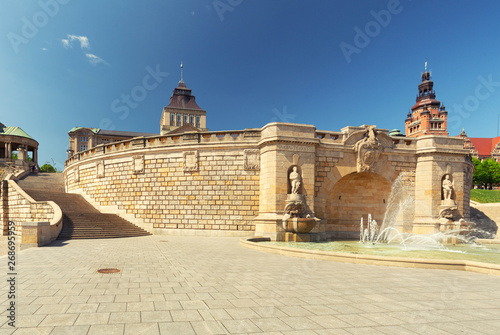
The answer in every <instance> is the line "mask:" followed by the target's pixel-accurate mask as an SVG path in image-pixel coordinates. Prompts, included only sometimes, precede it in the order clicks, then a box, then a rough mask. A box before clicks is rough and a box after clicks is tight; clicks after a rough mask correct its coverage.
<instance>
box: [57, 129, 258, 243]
mask: <svg viewBox="0 0 500 335" xmlns="http://www.w3.org/2000/svg"><path fill="white" fill-rule="evenodd" d="M228 134H229V136H228ZM207 135H208V136H207ZM259 138H260V133H259V132H255V131H253V132H252V131H242V132H239V133H238V132H233V133H205V134H193V133H188V134H183V135H177V136H170V137H155V138H148V139H138V140H137V139H134V140H131V141H123V142H120V143H117V144H112V145H107V146H101V147H97V148H96V150H95V151H93V152H92V150H89V151H88V152H85V153H83V154H79V155H81V156H79V157H78V158H76V157H73V159H72V160H70V161H68V162H67V167H66V169H65V171H64V175H65V180H66V188H67V192H70V193H80V194H82V195H83V196H84V197H85V198H86V199H87V200H88V201H89V202H90V203H92V204H93V205H94V206H95V207H96V208H98V209H100V210H101V211H103V212H110V213H116V214H119V215H120V216H122V217H124V218H125V219H127V220H129V221H131V222H133V223H134V224H136V225H138V226H140V227H142V228H144V229H146V230H148V231H150V232H153V233H155V234H166V233H174V231H178V230H183V233H186V232H187V230H189V231H190V232H192V233H195V232H196V233H200V231H204V234H209V235H249V234H251V233H250V231H253V230H254V223H253V221H252V219H253V218H254V217H256V216H257V215H258V212H259V169H260V162H259V156H260V151H259V149H257V141H258V140H259ZM188 233H189V232H188Z"/></svg>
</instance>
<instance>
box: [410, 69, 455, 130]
mask: <svg viewBox="0 0 500 335" xmlns="http://www.w3.org/2000/svg"><path fill="white" fill-rule="evenodd" d="M433 86H434V82H433V81H432V80H431V74H430V72H429V71H427V62H425V72H424V73H423V74H422V82H421V83H420V84H419V85H418V95H417V103H416V104H415V105H414V106H413V107H412V108H411V111H410V112H409V113H408V116H407V118H406V120H405V135H406V136H408V137H420V136H424V135H443V136H448V131H447V130H446V124H447V119H448V112H447V111H446V110H445V107H444V105H442V104H441V102H440V101H439V100H436V92H435V91H434V90H433Z"/></svg>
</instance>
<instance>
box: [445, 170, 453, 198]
mask: <svg viewBox="0 0 500 335" xmlns="http://www.w3.org/2000/svg"><path fill="white" fill-rule="evenodd" d="M452 193H453V182H452V181H451V180H450V175H449V174H447V175H446V176H445V177H444V180H443V199H444V200H452V199H451V194H452Z"/></svg>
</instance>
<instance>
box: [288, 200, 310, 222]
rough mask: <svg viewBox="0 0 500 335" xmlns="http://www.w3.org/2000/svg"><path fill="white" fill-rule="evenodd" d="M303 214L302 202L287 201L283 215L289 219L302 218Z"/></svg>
mask: <svg viewBox="0 0 500 335" xmlns="http://www.w3.org/2000/svg"><path fill="white" fill-rule="evenodd" d="M304 212H305V204H304V202H303V201H302V200H297V201H289V200H287V202H286V206H285V213H286V214H288V215H290V217H292V218H293V217H299V218H300V217H302V216H303V214H304Z"/></svg>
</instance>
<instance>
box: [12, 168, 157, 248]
mask: <svg viewBox="0 0 500 335" xmlns="http://www.w3.org/2000/svg"><path fill="white" fill-rule="evenodd" d="M18 184H19V186H20V187H21V188H22V189H23V190H24V191H25V192H26V193H28V194H29V195H30V196H31V197H32V198H33V199H34V200H36V201H47V200H51V201H54V202H55V203H56V204H57V205H58V206H59V207H60V208H61V210H62V212H63V228H62V230H61V233H60V234H59V237H58V239H98V238H120V237H134V236H146V235H150V233H148V232H147V231H145V230H143V229H141V228H140V227H137V226H135V225H134V224H132V223H130V222H128V221H127V220H125V219H123V218H121V217H119V216H118V215H116V214H104V213H101V212H99V211H98V210H97V209H96V208H94V207H93V206H92V205H91V204H89V203H88V202H87V201H86V200H85V199H84V198H83V197H82V196H81V195H78V194H69V193H64V180H63V176H62V174H61V173H41V174H38V175H29V176H27V177H25V178H23V179H22V180H19V181H18Z"/></svg>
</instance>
